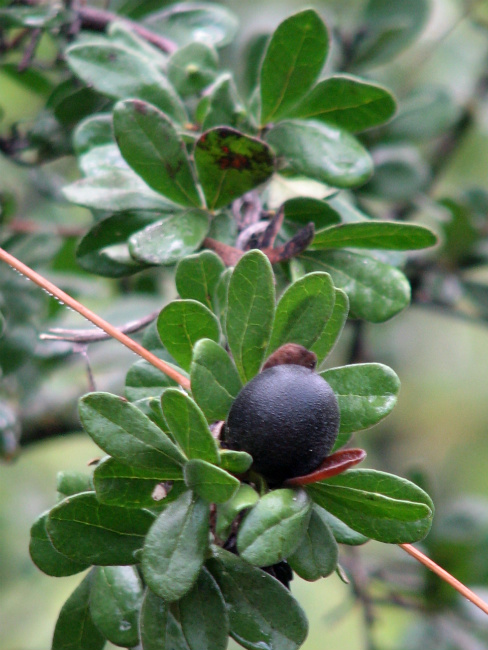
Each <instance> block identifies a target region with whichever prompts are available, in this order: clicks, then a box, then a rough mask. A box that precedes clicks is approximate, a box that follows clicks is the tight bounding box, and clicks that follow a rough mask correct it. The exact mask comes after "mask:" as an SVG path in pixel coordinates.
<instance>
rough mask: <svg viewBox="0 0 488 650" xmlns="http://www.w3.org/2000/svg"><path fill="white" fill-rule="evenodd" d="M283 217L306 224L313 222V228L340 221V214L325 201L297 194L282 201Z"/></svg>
mask: <svg viewBox="0 0 488 650" xmlns="http://www.w3.org/2000/svg"><path fill="white" fill-rule="evenodd" d="M283 210H284V213H285V219H287V220H288V221H293V222H294V223H299V224H301V225H304V226H305V225H307V223H310V222H313V224H314V226H315V228H316V229H317V230H319V229H320V228H327V226H333V225H334V224H336V223H340V222H341V215H340V214H339V213H338V212H337V210H334V208H332V207H331V206H330V204H329V203H327V201H320V200H319V199H312V198H309V197H307V196H298V197H297V198H294V199H288V200H287V201H285V202H284V203H283Z"/></svg>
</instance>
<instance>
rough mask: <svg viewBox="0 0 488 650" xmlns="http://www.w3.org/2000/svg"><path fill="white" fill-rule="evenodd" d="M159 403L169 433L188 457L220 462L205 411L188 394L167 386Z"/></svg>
mask: <svg viewBox="0 0 488 650" xmlns="http://www.w3.org/2000/svg"><path fill="white" fill-rule="evenodd" d="M161 404H162V407H163V413H164V417H165V420H166V422H167V423H168V426H169V428H170V430H171V433H172V434H173V436H174V438H175V440H177V441H178V444H179V446H180V447H181V449H182V450H183V451H184V453H185V455H186V456H187V458H199V459H202V460H207V461H208V462H209V463H215V464H219V463H220V457H219V452H218V448H217V443H216V442H215V440H214V438H213V436H212V433H211V432H210V429H209V428H208V424H207V421H206V419H205V416H204V414H203V413H202V411H201V410H200V409H199V408H198V406H197V405H196V404H195V402H194V401H193V400H192V399H191V397H189V396H188V395H187V394H186V393H183V392H182V391H181V390H179V389H178V388H168V389H167V390H165V391H164V393H163V395H162V397H161ZM185 476H186V475H185Z"/></svg>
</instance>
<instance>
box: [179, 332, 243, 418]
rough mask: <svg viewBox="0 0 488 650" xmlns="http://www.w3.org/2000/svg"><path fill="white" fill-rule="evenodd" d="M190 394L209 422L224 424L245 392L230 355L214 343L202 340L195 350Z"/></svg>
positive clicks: (191, 370) (191, 369)
mask: <svg viewBox="0 0 488 650" xmlns="http://www.w3.org/2000/svg"><path fill="white" fill-rule="evenodd" d="M190 377H191V390H192V394H193V397H194V399H195V401H196V403H197V404H198V406H199V407H200V408H201V409H202V411H203V412H204V413H205V416H206V418H207V420H208V421H209V422H213V421H215V420H225V419H226V418H227V414H228V412H229V410H230V407H231V406H232V402H233V401H234V400H235V398H236V397H237V395H238V393H239V391H240V390H241V388H242V383H241V380H240V378H239V373H238V372H237V368H236V367H235V365H234V362H233V361H232V359H231V358H230V356H229V355H228V353H227V352H226V351H225V350H224V348H222V347H221V346H220V345H219V344H218V343H215V341H211V340H210V339H201V340H200V341H198V343H197V344H196V345H195V347H194V349H193V359H192V362H191V368H190Z"/></svg>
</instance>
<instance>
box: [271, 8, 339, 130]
mask: <svg viewBox="0 0 488 650" xmlns="http://www.w3.org/2000/svg"><path fill="white" fill-rule="evenodd" d="M328 48H329V37H328V34H327V29H326V27H325V25H324V23H323V22H322V19H321V18H320V16H319V15H318V14H317V12H316V11H315V10H313V9H305V10H304V11H300V12H298V13H296V14H294V15H293V16H290V17H289V18H286V19H285V20H284V21H283V22H282V23H281V24H280V25H279V26H278V28H277V29H276V30H275V32H274V33H273V35H272V37H271V40H270V42H269V44H268V47H267V49H266V53H265V55H264V59H263V63H262V66H261V78H260V89H261V124H262V125H264V124H267V123H268V122H276V121H277V120H279V119H280V117H283V116H287V115H289V113H290V109H292V108H293V106H295V104H297V102H299V101H300V99H302V97H303V96H304V95H305V94H306V93H307V92H308V90H310V88H311V87H312V85H313V84H314V82H315V81H316V79H317V77H318V76H319V74H320V72H321V70H322V68H323V66H324V63H325V59H326V57H327V52H328Z"/></svg>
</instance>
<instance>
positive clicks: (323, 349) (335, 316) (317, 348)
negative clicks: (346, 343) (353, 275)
mask: <svg viewBox="0 0 488 650" xmlns="http://www.w3.org/2000/svg"><path fill="white" fill-rule="evenodd" d="M348 313H349V299H348V297H347V294H346V293H345V292H344V291H342V290H341V289H336V290H335V302H334V309H333V310H332V314H331V315H330V317H329V319H328V321H327V322H326V323H325V324H324V327H323V329H322V332H321V334H320V336H319V338H318V339H317V341H316V342H315V343H314V344H313V345H312V347H311V348H310V349H311V351H312V352H315V354H316V355H317V364H318V365H320V364H321V363H322V361H323V360H324V359H325V358H326V357H327V355H328V354H329V353H330V352H331V351H332V349H333V348H334V346H335V344H336V343H337V340H338V339H339V337H340V335H341V332H342V330H343V328H344V325H345V324H346V321H347V315H348Z"/></svg>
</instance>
